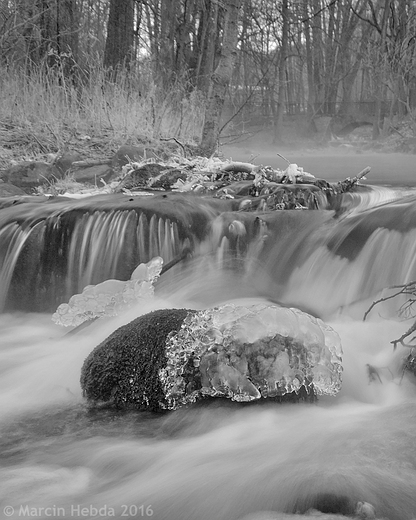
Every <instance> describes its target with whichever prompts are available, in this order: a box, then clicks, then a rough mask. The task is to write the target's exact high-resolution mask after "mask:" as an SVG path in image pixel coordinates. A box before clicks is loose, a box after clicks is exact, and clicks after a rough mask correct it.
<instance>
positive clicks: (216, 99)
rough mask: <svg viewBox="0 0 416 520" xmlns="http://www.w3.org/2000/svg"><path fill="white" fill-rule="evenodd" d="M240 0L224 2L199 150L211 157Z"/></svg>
mask: <svg viewBox="0 0 416 520" xmlns="http://www.w3.org/2000/svg"><path fill="white" fill-rule="evenodd" d="M241 5H242V0H225V1H224V10H225V16H224V35H223V41H222V48H221V53H220V58H219V61H218V65H217V68H216V69H215V71H214V73H213V74H212V76H211V89H210V94H209V99H208V106H207V109H206V111H205V120H204V127H203V129H202V141H201V150H202V151H203V153H205V154H207V155H211V154H212V153H213V152H214V151H215V148H216V146H217V142H218V138H219V128H220V120H221V114H222V109H223V106H224V101H225V96H226V93H227V88H228V85H229V83H230V80H231V77H232V73H233V64H234V59H235V56H236V54H237V39H238V14H239V10H240V7H241Z"/></svg>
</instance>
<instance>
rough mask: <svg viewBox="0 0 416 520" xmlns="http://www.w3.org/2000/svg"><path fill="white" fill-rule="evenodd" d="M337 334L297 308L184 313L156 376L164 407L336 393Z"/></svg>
mask: <svg viewBox="0 0 416 520" xmlns="http://www.w3.org/2000/svg"><path fill="white" fill-rule="evenodd" d="M341 356H342V347H341V341H340V338H339V336H338V334H337V333H336V332H335V331H334V330H333V329H332V328H331V327H329V326H328V325H326V324H325V323H324V322H322V321H321V320H319V319H317V318H314V317H313V316H310V315H309V314H306V313H304V312H302V311H300V310H298V309H294V308H283V307H279V306H276V305H270V304H255V305H251V306H247V307H245V306H236V305H233V304H228V305H224V306H221V307H217V308H214V309H207V310H204V311H198V312H196V313H192V314H189V315H188V316H187V317H186V318H185V320H184V322H183V324H182V327H181V330H180V331H179V332H176V331H175V332H172V333H171V334H170V335H169V336H168V337H167V342H166V357H167V366H166V367H165V368H163V369H161V370H160V373H159V377H160V379H161V381H162V384H163V386H164V393H165V396H166V402H167V408H169V409H176V408H178V407H179V406H181V405H184V404H187V403H191V402H194V401H196V400H197V399H198V398H200V397H203V396H211V397H227V398H230V399H232V400H234V401H253V400H256V399H260V398H261V397H280V396H283V395H286V394H290V393H292V392H295V393H296V394H297V393H298V392H299V391H301V389H302V388H303V390H304V391H306V393H307V394H311V395H323V394H327V395H335V394H336V393H337V392H338V391H339V389H340V388H341V373H342V366H341Z"/></svg>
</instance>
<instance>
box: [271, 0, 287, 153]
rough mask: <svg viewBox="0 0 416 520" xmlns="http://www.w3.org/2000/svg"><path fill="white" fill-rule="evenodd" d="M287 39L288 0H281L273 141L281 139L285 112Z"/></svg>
mask: <svg viewBox="0 0 416 520" xmlns="http://www.w3.org/2000/svg"><path fill="white" fill-rule="evenodd" d="M288 39H289V8H288V0H282V45H281V47H280V63H279V93H278V97H277V114H276V121H275V127H274V142H275V143H277V142H279V141H280V142H281V141H282V139H283V131H282V130H283V129H282V126H283V117H284V113H285V95H286V71H287V66H286V61H287V54H288V53H287V50H288Z"/></svg>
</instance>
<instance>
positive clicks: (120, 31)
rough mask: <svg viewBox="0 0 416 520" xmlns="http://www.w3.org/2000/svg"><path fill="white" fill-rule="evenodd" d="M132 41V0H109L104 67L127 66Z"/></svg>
mask: <svg viewBox="0 0 416 520" xmlns="http://www.w3.org/2000/svg"><path fill="white" fill-rule="evenodd" d="M133 42H134V6H133V0H111V2H110V13H109V16H108V30H107V40H106V44H105V51H104V67H108V68H112V69H114V70H115V69H117V67H119V66H121V65H126V66H127V67H128V66H129V62H130V59H131V52H132V49H133Z"/></svg>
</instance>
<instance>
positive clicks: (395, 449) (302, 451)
mask: <svg viewBox="0 0 416 520" xmlns="http://www.w3.org/2000/svg"><path fill="white" fill-rule="evenodd" d="M378 193H379V195H378V196H380V192H378ZM402 195H403V194H401V195H400V197H401V196H402ZM392 197H393V196H392ZM394 197H397V194H396V195H394ZM382 198H383V202H385V192H384V191H383V194H382ZM379 202H380V200H379V201H378V202H377V203H379ZM363 204H365V206H366V210H367V211H370V212H371V211H372V210H371V209H370V210H369V209H368V208H369V207H374V204H375V202H374V200H373V202H372V203H370V202H369V200H368V197H367V198H366V199H365V200H364V202H363ZM406 204H408V206H406V211H405V212H402V213H400V212H399V213H400V214H403V215H406V214H407V213H406V212H408V211H411V209H410V207H414V206H415V205H416V202H414V201H412V202H408V203H407V202H406ZM408 208H409V209H408ZM359 210H360V207H359V205H357V208H356V210H355V212H354V214H353V215H350V216H348V217H345V220H344V221H343V222H344V224H342V223H340V224H339V225H340V226H341V224H342V225H344V227H342V226H341V227H340V228H336V229H337V230H339V232H340V233H341V232H344V231H345V236H348V237H350V241H351V240H353V241H354V240H356V239H357V240H358V239H359V240H361V241H362V244H361V245H362V247H361V245H360V247H359V248H358V250H357V251H355V250H354V248H352V247H349V248H347V249H348V251H346V250H344V249H342V247H344V246H345V244H346V242H345V241H344V242H342V244H343V246H342V247H341V246H340V245H339V244H338V243H337V242H336V240H335V239H334V237H333V236H332V235H333V234H334V233H335V232H334V227H333V226H332V225H329V224H328V223H327V217H322V219H321V220H320V221H319V222H320V224H319V229H318V230H317V234H316V235H314V238H313V240H312V241H309V242H307V240H308V236H309V235H310V232H309V231H308V229H307V227H305V225H306V224H305V225H304V223H301V225H300V226H299V230H301V229H303V230H304V233H305V242H307V243H305V244H304V246H305V247H302V250H301V251H299V250H298V249H296V247H293V248H292V249H290V248H289V249H288V247H289V245H288V244H289V242H290V241H286V242H285V243H286V245H287V247H286V246H285V247H284V248H282V247H281V245H279V243H278V241H276V243H275V244H274V243H273V244H272V245H270V246H268V247H266V249H261V247H260V245H259V243H256V242H253V244H252V250H249V251H248V252H247V251H246V259H245V260H244V262H246V263H245V267H244V270H243V271H238V272H237V273H234V274H232V273H231V272H230V271H228V270H226V269H225V270H224V269H223V270H220V267H221V265H220V264H221V262H223V261H224V258H226V256H227V255H226V252H225V251H224V250H225V249H226V248H227V247H228V246H227V244H225V242H221V243H222V246H221V244H220V247H222V248H223V249H222V251H221V250H217V251H216V253H215V254H212V255H211V257H210V258H208V256H209V255H208V254H207V249H206V248H207V247H208V246H207V244H205V245H204V244H203V245H201V248H202V249H201V256H200V257H199V258H198V257H196V258H195V259H194V260H193V262H192V263H190V266H189V270H187V271H185V272H183V270H182V271H181V270H180V269H178V270H176V271H174V270H172V274H171V276H169V277H167V278H166V281H165V282H163V276H162V279H161V283H160V285H159V286H158V287H156V296H155V298H154V299H153V300H151V301H149V302H148V303H147V304H140V307H135V308H131V309H129V310H128V311H127V312H126V313H125V314H124V315H122V316H118V317H115V318H111V319H108V320H98V321H96V322H94V323H93V324H91V325H90V326H89V327H87V328H85V329H83V330H82V331H80V332H78V333H77V334H69V335H66V332H67V331H66V330H65V329H62V328H61V327H59V326H57V325H55V324H54V323H53V322H52V320H51V313H46V312H43V313H35V312H26V311H22V310H13V311H11V310H9V311H8V310H7V309H6V311H5V312H4V313H3V314H1V315H0V343H1V345H0V373H1V378H0V421H1V431H0V433H1V438H0V459H1V469H0V518H12V519H13V520H17V519H20V518H44V519H46V518H53V519H60V518H65V519H80V518H112V517H115V518H130V519H132V518H135V519H138V518H140V519H143V518H152V519H153V520H240V519H243V518H244V519H248V518H250V519H251V520H254V519H259V520H260V519H262V520H272V519H273V520H289V519H291V518H299V519H305V518H319V516H318V517H316V516H311V514H312V512H311V509H315V510H318V511H320V513H321V515H324V516H322V518H324V519H330V518H332V519H334V518H343V517H342V515H349V516H351V517H354V516H355V508H356V505H357V503H359V502H367V503H369V504H371V505H372V506H373V507H374V510H375V515H376V518H378V519H388V520H412V519H415V518H416V380H415V377H414V376H413V375H412V374H409V375H406V376H405V377H404V378H402V371H401V360H402V359H403V358H404V356H406V355H407V354H408V353H409V349H406V348H404V347H401V346H399V347H398V348H397V350H396V351H393V348H392V345H391V343H390V342H391V341H392V340H394V339H396V338H398V337H400V335H401V334H402V333H403V332H404V331H405V330H406V329H407V328H408V327H409V326H410V323H411V322H410V323H409V322H401V321H399V320H398V319H397V317H396V316H395V313H394V312H392V310H394V309H389V312H387V311H386V312H384V311H383V312H381V311H380V312H377V310H374V311H373V312H372V313H371V315H370V317H369V319H368V320H366V321H365V322H363V321H362V317H363V314H364V312H365V310H366V309H367V308H368V306H369V305H370V304H371V302H372V301H373V300H374V298H376V297H377V295H379V294H380V291H381V290H382V289H383V288H384V287H386V286H388V285H391V284H393V283H403V282H404V281H409V280H410V279H415V278H416V272H415V267H414V265H413V264H414V262H413V258H414V256H415V251H414V247H415V246H414V243H415V231H414V230H413V231H412V230H411V229H403V228H400V226H399V225H398V224H397V223H396V224H395V229H393V228H392V227H391V226H390V228H389V229H384V228H383V230H378V231H377V230H376V231H375V233H373V232H372V228H371V229H370V231H369V226H370V223H371V225H373V224H374V222H375V221H377V220H378V219H384V220H386V219H387V217H386V216H385V213H383V211H382V212H380V213H377V212H376V213H374V214H373V213H371V214H369V215H370V216H364V217H362V216H360V215H362V214H360V213H359ZM357 215H358V217H357ZM365 215H367V213H365ZM353 218H357V219H358V220H357V226H358V227H357V226H356V225H355V224H354V226H353V229H354V230H356V229H358V231H357V234H356V235H354V234H352V235H351V234H348V233H349V231H350V228H349V227H348V222H353V221H352V220H351V219H353ZM395 218H396V217H395ZM348 219H350V220H348ZM318 220H319V219H318ZM318 220H316V222H318ZM393 220H394V219H393ZM314 222H315V221H314ZM369 222H370V223H369ZM120 225H121V224H120ZM235 226H237V227H238V224H235ZM360 226H361V227H360ZM370 227H371V226H370ZM373 227H374V226H373ZM393 227H394V226H393ZM396 228H397V229H396ZM399 228H400V229H399ZM169 229H170V228H169ZM285 229H286V228H285ZM290 229H291V228H290V226H289V227H288V228H287V230H282V229H280V231H279V233H281V234H280V235H279V237H280V239H281V240H283V238H282V237H287V234H288V233H290ZM169 232H170V231H169ZM354 232H355V231H354ZM175 233H176V230H175ZM337 236H339V235H337ZM357 237H358V238H357ZM42 240H45V238H44V237H43V238H42ZM284 240H287V238H285V239H284ZM354 243H355V242H354ZM256 244H257V245H256ZM87 245H88V244H87ZM87 245H86V246H85V247H87ZM292 246H293V244H292ZM88 247H89V245H88ZM161 247H162V246H161ZM166 247H167V246H166ZM169 247H170V246H169ZM204 247H205V249H204ZM256 247H257V249H256ZM345 247H346V246H345ZM337 248H338V249H337ZM340 248H341V249H340ZM157 251H159V249H158V250H157ZM262 251H263V253H265V254H266V253H267V255H268V256H267V258H265V259H264V258H263V260H264V262H260V259H261V258H262V256H261V255H262ZM288 251H289V252H288ZM334 251H335V252H336V251H340V252H339V254H338V255H336V254H335V253H334ZM95 254H96V257H97V259H98V260H100V261H102V260H103V259H102V257H101V256H100V254H99V252H97V251H95ZM173 254H174V252H173V253H172V255H173ZM284 254H286V256H288V258H286V259H285V262H283V263H284V265H283V266H282V269H283V268H284V269H286V270H284V272H282V271H281V267H280V265H279V263H278V259H279V258H282V255H283V257H284ZM295 254H296V255H297V254H299V255H300V256H299V257H297V258H300V259H301V261H300V263H299V265H291V269H290V270H288V265H289V264H291V262H292V263H294V256H293V255H295ZM250 255H251V256H250ZM71 265H72V264H71ZM77 269H78V267H77ZM88 269H91V266H88ZM3 275H4V276H6V275H7V276H8V274H7V273H6V274H5V273H3ZM251 298H256V299H257V300H259V299H265V298H269V299H274V300H276V301H283V302H285V303H287V304H291V305H292V304H294V303H296V304H299V306H301V307H302V306H303V307H304V308H306V309H308V310H310V312H314V313H315V314H316V315H319V316H320V317H321V318H322V319H324V320H325V321H326V322H327V323H328V324H329V325H331V326H332V327H333V328H334V329H335V330H336V331H337V332H338V334H339V335H340V337H341V340H342V345H343V350H344V356H343V366H344V372H343V387H342V390H341V392H340V393H339V394H338V396H337V397H335V398H334V397H326V398H321V399H319V401H318V403H317V404H282V405H277V404H263V405H251V406H244V405H243V406H242V405H239V404H237V403H224V402H221V403H215V402H214V403H212V404H209V405H205V406H196V407H191V408H189V409H181V410H179V411H175V412H171V413H167V414H151V413H148V412H121V411H118V412H117V411H114V410H110V409H98V410H97V409H89V408H88V407H87V406H86V404H85V402H84V400H83V398H82V395H81V389H80V384H79V377H80V370H81V366H82V364H83V361H84V359H85V358H86V357H87V355H88V354H89V353H90V352H91V350H92V349H93V348H94V347H95V346H96V345H98V344H99V343H100V342H101V341H102V340H104V339H105V338H106V337H107V336H108V335H109V334H110V333H111V332H112V331H114V330H115V329H116V328H118V327H119V326H121V325H122V324H125V323H128V322H129V321H131V320H132V319H133V318H135V317H136V316H138V315H139V314H144V313H146V312H149V311H150V310H154V309H156V308H166V307H189V308H201V307H204V306H208V305H214V304H218V303H222V302H224V301H227V300H228V301H229V300H233V301H235V300H237V301H240V302H242V301H251ZM25 307H26V308H27V306H25ZM367 364H369V365H371V366H373V367H376V368H377V372H378V374H379V376H380V380H379V379H376V380H373V381H370V380H369V374H368V368H367V366H366V365H367ZM308 511H309V513H307V512H308ZM296 513H298V514H299V515H303V516H299V517H297V516H295V514H296ZM362 515H364V513H362ZM355 517H356V516H355ZM356 518H358V517H356ZM362 518H365V516H362ZM367 518H371V516H367Z"/></svg>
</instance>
